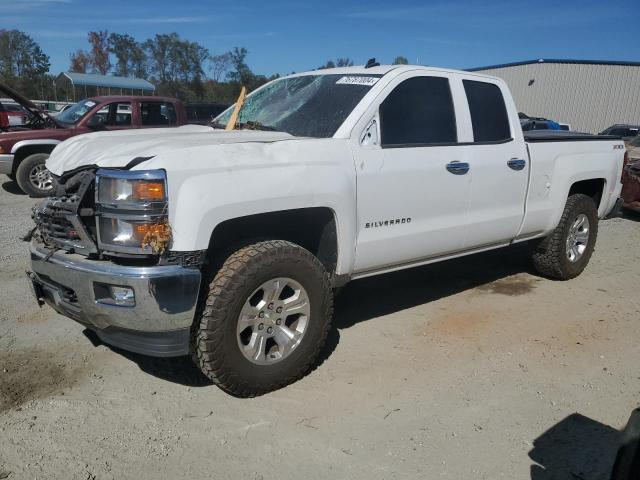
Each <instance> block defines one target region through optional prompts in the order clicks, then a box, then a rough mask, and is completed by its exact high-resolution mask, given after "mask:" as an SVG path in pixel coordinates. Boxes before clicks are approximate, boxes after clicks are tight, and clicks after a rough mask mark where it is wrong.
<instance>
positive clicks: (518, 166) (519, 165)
mask: <svg viewBox="0 0 640 480" xmlns="http://www.w3.org/2000/svg"><path fill="white" fill-rule="evenodd" d="M507 165H508V166H509V168H510V169H511V170H522V169H523V168H524V167H525V166H526V165H527V162H526V161H525V160H523V159H521V158H512V159H511V160H509V161H508V162H507Z"/></svg>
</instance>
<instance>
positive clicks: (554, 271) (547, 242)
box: [531, 194, 598, 280]
mask: <svg viewBox="0 0 640 480" xmlns="http://www.w3.org/2000/svg"><path fill="white" fill-rule="evenodd" d="M580 214H584V215H586V217H587V219H588V220H589V239H588V241H587V246H586V249H585V251H584V253H583V254H582V256H581V257H580V258H579V259H578V260H577V261H576V262H571V261H569V259H568V258H567V251H566V249H567V247H566V241H567V237H568V235H569V230H570V228H571V226H572V225H573V223H574V221H575V220H576V218H577V217H578V215H580ZM597 236H598V210H597V208H596V205H595V203H594V201H593V199H592V198H591V197H589V196H587V195H583V194H575V195H571V196H570V197H569V198H568V199H567V203H566V205H565V207H564V212H563V213H562V217H561V218H560V223H559V224H558V226H557V227H556V228H555V230H554V231H553V232H552V233H551V234H550V235H549V236H547V237H546V238H544V239H543V240H542V241H540V242H538V243H537V245H535V246H534V251H533V254H532V256H531V259H532V261H533V266H534V268H535V269H536V271H537V272H538V273H539V274H541V275H543V276H545V277H548V278H552V279H556V280H569V279H571V278H574V277H577V276H578V275H580V274H581V273H582V271H583V270H584V269H585V267H586V266H587V264H588V263H589V259H590V258H591V254H592V253H593V249H594V247H595V244H596V238H597Z"/></svg>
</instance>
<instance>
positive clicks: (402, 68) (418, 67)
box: [288, 65, 499, 80]
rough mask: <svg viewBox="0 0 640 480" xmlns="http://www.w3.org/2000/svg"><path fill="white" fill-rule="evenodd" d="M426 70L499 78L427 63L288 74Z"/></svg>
mask: <svg viewBox="0 0 640 480" xmlns="http://www.w3.org/2000/svg"><path fill="white" fill-rule="evenodd" d="M413 70H424V71H425V72H440V73H456V74H463V75H472V76H474V77H485V78H488V79H491V80H499V79H498V78H497V77H494V76H491V75H485V74H481V73H477V72H468V71H464V70H455V69H451V68H440V67H431V66H425V65H379V66H377V67H370V68H365V67H364V66H361V65H359V66H354V67H339V68H326V69H320V70H310V71H307V72H300V73H294V74H292V75H288V76H290V77H297V76H302V75H326V74H331V75H386V74H388V73H390V72H393V73H394V74H398V75H399V74H401V73H403V72H407V71H413Z"/></svg>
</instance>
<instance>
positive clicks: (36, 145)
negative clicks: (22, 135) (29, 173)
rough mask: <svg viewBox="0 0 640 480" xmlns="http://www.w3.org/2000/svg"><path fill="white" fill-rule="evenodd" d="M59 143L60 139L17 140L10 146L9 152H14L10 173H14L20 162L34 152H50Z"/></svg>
mask: <svg viewBox="0 0 640 480" xmlns="http://www.w3.org/2000/svg"><path fill="white" fill-rule="evenodd" d="M59 143H60V140H53V139H43V140H22V141H20V142H17V143H16V144H15V145H14V146H13V147H12V148H11V153H13V154H14V160H13V169H12V172H11V173H12V174H13V175H15V174H16V170H17V169H18V166H19V165H20V162H22V160H24V159H25V158H27V157H28V156H29V155H33V154H34V153H51V152H52V151H53V149H54V148H55V147H56V145H58V144H59Z"/></svg>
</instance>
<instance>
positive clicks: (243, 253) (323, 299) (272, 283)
mask: <svg viewBox="0 0 640 480" xmlns="http://www.w3.org/2000/svg"><path fill="white" fill-rule="evenodd" d="M332 311H333V298H332V292H331V286H330V283H329V276H328V275H327V272H326V271H325V269H324V267H323V266H322V264H321V263H320V261H319V260H318V259H317V258H316V257H315V256H314V255H312V254H311V253H310V252H308V251H307V250H305V249H304V248H302V247H300V246H298V245H295V244H292V243H289V242H285V241H282V240H274V241H267V242H259V243H254V244H252V245H249V246H246V247H244V248H241V249H239V250H238V251H236V252H235V253H233V254H232V255H231V256H229V257H228V258H227V259H226V261H225V262H224V264H223V265H222V267H221V268H220V270H219V271H218V272H217V274H216V275H215V277H214V278H213V280H212V281H211V284H210V285H209V292H208V295H207V298H206V304H205V306H204V308H203V310H202V314H201V317H200V318H199V319H198V320H196V321H197V322H198V323H197V324H196V325H195V329H194V330H195V332H194V333H195V336H194V337H195V338H194V345H193V350H194V356H195V360H196V363H197V364H198V366H199V367H200V369H201V370H202V372H203V373H204V374H205V375H206V376H207V377H209V378H210V379H211V380H212V381H213V382H214V383H216V384H217V385H218V386H219V387H220V388H222V389H223V390H225V391H227V392H228V393H230V394H232V395H235V396H238V397H253V396H256V395H261V394H263V393H267V392H269V391H272V390H276V389H278V388H281V387H284V386H285V385H288V384H290V383H292V382H294V381H296V380H297V379H299V378H301V377H302V376H303V375H305V374H306V373H307V372H308V371H309V369H310V368H311V366H312V365H313V362H314V361H315V359H316V357H317V355H318V353H319V351H320V349H321V348H322V346H323V345H324V342H325V339H326V337H327V333H328V331H329V327H330V322H331V314H332Z"/></svg>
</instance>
